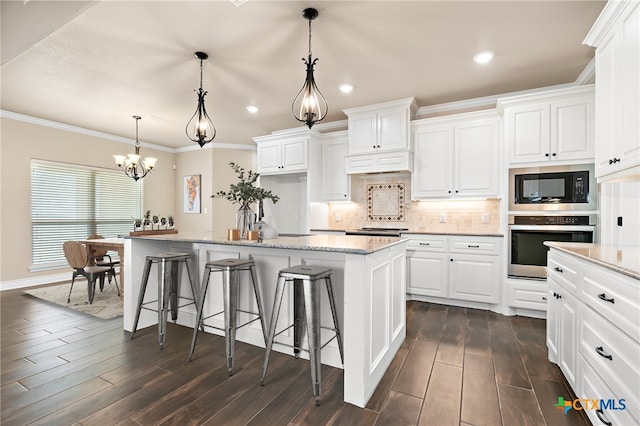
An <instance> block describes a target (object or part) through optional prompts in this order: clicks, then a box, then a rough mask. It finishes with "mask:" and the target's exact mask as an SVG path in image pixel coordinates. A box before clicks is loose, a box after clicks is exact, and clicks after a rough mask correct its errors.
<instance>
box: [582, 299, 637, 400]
mask: <svg viewBox="0 0 640 426" xmlns="http://www.w3.org/2000/svg"><path fill="white" fill-rule="evenodd" d="M580 331H581V332H580V353H581V354H582V355H583V356H584V357H585V358H586V359H587V361H589V363H590V364H591V365H592V366H593V367H594V368H595V369H596V371H598V372H599V373H600V375H601V376H602V377H603V378H604V380H605V381H606V382H607V383H608V384H609V386H610V387H611V389H612V390H613V391H614V392H616V393H617V394H619V395H627V398H630V397H631V396H632V395H635V394H637V390H638V389H640V372H638V361H639V359H638V358H639V356H640V345H639V344H638V343H635V342H633V341H632V340H631V339H629V337H627V336H625V335H624V334H623V333H622V332H620V331H619V330H618V329H617V328H616V327H615V326H613V325H612V324H611V323H610V322H608V321H607V320H605V319H604V318H602V317H601V316H600V315H599V314H597V313H595V312H593V311H591V310H590V309H589V308H586V309H584V312H583V315H582V324H581V325H580Z"/></svg>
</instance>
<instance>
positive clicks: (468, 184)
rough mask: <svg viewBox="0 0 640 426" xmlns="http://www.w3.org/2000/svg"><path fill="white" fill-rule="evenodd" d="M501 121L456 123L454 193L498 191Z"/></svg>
mask: <svg viewBox="0 0 640 426" xmlns="http://www.w3.org/2000/svg"><path fill="white" fill-rule="evenodd" d="M497 138H498V122H497V120H491V121H488V122H478V123H473V124H468V125H460V126H456V134H455V145H454V156H453V158H454V166H453V170H454V173H455V178H454V186H453V188H454V194H455V195H456V196H483V197H490V196H494V197H495V196H497V195H498V173H499V170H500V168H499V167H498V152H497V146H498V140H497Z"/></svg>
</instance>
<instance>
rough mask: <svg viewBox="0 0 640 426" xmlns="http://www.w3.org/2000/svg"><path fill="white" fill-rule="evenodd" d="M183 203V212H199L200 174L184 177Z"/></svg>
mask: <svg viewBox="0 0 640 426" xmlns="http://www.w3.org/2000/svg"><path fill="white" fill-rule="evenodd" d="M183 194H184V195H183V203H184V212H185V213H200V175H190V176H185V177H184V189H183Z"/></svg>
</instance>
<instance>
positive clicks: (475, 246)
mask: <svg viewBox="0 0 640 426" xmlns="http://www.w3.org/2000/svg"><path fill="white" fill-rule="evenodd" d="M467 247H469V248H480V246H478V245H475V244H467Z"/></svg>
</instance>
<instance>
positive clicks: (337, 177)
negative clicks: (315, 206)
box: [322, 140, 351, 201]
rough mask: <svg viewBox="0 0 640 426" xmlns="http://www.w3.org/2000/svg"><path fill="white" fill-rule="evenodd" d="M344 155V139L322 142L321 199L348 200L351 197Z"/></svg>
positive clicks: (345, 152)
mask: <svg viewBox="0 0 640 426" xmlns="http://www.w3.org/2000/svg"><path fill="white" fill-rule="evenodd" d="M346 155H347V141H346V140H342V141H338V142H331V143H324V144H322V199H323V201H348V200H349V199H350V198H351V194H350V188H349V176H348V175H347V173H346V164H345V157H346Z"/></svg>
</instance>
